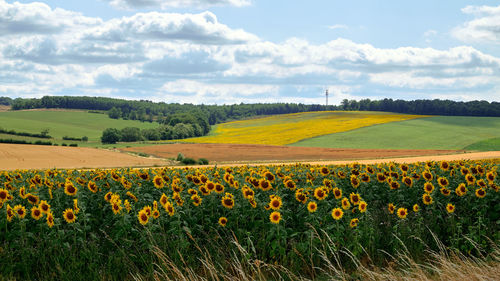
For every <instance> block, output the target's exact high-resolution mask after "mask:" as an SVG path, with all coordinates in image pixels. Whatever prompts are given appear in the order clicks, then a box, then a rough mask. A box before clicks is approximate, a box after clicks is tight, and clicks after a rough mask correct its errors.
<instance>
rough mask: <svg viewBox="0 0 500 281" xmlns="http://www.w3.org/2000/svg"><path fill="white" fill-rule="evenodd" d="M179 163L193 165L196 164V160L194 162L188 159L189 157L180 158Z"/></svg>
mask: <svg viewBox="0 0 500 281" xmlns="http://www.w3.org/2000/svg"><path fill="white" fill-rule="evenodd" d="M181 162H182V164H184V165H194V164H197V163H198V162H197V161H196V160H194V159H193V158H189V157H184V158H182V160H181Z"/></svg>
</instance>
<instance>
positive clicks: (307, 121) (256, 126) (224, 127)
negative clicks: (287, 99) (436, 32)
mask: <svg viewBox="0 0 500 281" xmlns="http://www.w3.org/2000/svg"><path fill="white" fill-rule="evenodd" d="M422 117H425V116H421V115H404V114H392V113H384V112H356V111H353V112H348V111H327V112H304V113H295V114H281V115H274V116H269V117H264V118H256V119H250V120H243V121H233V122H228V123H223V124H219V125H216V126H215V128H214V129H213V130H212V132H211V133H210V134H209V135H208V136H205V137H200V138H190V139H186V140H183V141H185V142H192V143H240V144H266V145H287V144H291V143H295V142H298V141H300V140H303V139H307V138H312V137H316V136H321V135H327V134H332V133H338V132H344V131H349V130H353V129H357V128H361V127H365V126H371V125H374V124H383V123H388V122H394V121H401V120H409V119H415V118H422Z"/></svg>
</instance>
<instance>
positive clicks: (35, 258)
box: [0, 160, 500, 280]
mask: <svg viewBox="0 0 500 281" xmlns="http://www.w3.org/2000/svg"><path fill="white" fill-rule="evenodd" d="M498 168H499V163H498V160H481V161H457V162H447V161H441V162H431V161H429V162H426V163H417V164H409V165H407V164H394V163H388V164H379V165H360V164H350V165H338V166H331V165H329V166H322V165H309V164H295V165H288V166H287V165H265V166H259V167H249V166H241V167H227V168H221V167H219V168H217V167H213V168H179V169H176V168H156V169H138V170H130V169H112V170H87V171H78V170H56V169H54V170H45V171H41V170H32V171H11V172H4V173H2V175H1V180H2V182H3V183H4V184H3V187H2V188H1V189H0V199H1V205H2V208H1V209H0V214H1V215H0V226H1V227H2V232H0V241H1V242H0V243H1V244H0V247H1V249H2V251H0V276H5V277H12V278H15V279H36V280H48V279H65V280H69V279H72V280H82V279H87V280H88V279H115V280H123V279H131V278H132V277H133V276H135V277H137V276H142V277H141V279H142V278H144V279H151V278H153V276H154V274H159V275H157V277H161V278H173V279H177V278H181V277H182V276H192V277H191V278H194V277H196V276H210V275H211V274H216V276H218V274H230V272H231V270H229V271H228V273H224V272H226V271H225V270H228V269H230V268H233V269H237V268H238V264H237V263H236V262H242V263H243V266H242V267H241V268H239V269H240V270H241V273H240V274H258V276H259V278H262V279H279V278H280V277H281V278H283V277H286V276H289V277H290V276H295V278H292V279H297V278H298V277H304V278H312V279H316V278H319V279H321V278H326V279H330V278H334V276H337V277H338V275H337V274H339V272H336V270H339V268H338V267H337V266H340V265H341V266H342V267H341V270H342V271H341V272H342V274H349V272H353V271H355V270H356V269H357V268H358V267H359V266H360V264H364V265H365V266H381V265H384V264H386V263H387V262H397V261H396V260H393V259H392V257H394V256H397V254H398V253H401V252H402V251H408V252H409V253H411V257H412V258H413V259H414V260H416V261H425V260H426V256H427V253H428V251H439V249H440V247H441V245H442V246H445V247H447V248H448V249H452V250H454V251H459V252H461V253H464V254H467V255H469V256H470V257H474V256H479V255H488V254H490V253H492V251H494V249H493V248H491V244H490V243H496V244H498V240H499V238H500V237H499V236H498V234H499V233H500V232H499V229H498V220H499V212H498V204H497V203H498V200H499V195H498V194H499V193H498V189H499V188H498V185H499V176H498V172H497V171H498ZM42 238H43V239H42ZM437 241H439V244H436V242H437ZM380 249H383V250H384V251H380ZM304 257H307V261H306V262H304ZM361 261H362V262H361ZM336 264H337V265H336ZM89 265H90V266H89ZM284 268H287V270H286V271H285V270H284ZM321 269H323V270H321ZM249 270H251V271H250V272H249ZM155 272H156V273H155ZM221 272H222V273H221ZM290 274H292V275H290ZM191 278H188V279H191ZM290 278H291V277H290Z"/></svg>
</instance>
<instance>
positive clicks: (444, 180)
mask: <svg viewBox="0 0 500 281" xmlns="http://www.w3.org/2000/svg"><path fill="white" fill-rule="evenodd" d="M449 183H450V182H449V181H448V179H447V178H445V177H439V178H438V184H439V186H441V187H447V186H448V184H449Z"/></svg>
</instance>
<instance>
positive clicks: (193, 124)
mask: <svg viewBox="0 0 500 281" xmlns="http://www.w3.org/2000/svg"><path fill="white" fill-rule="evenodd" d="M0 104H4V105H10V106H11V107H12V109H13V110H20V109H33V108H67V109H85V110H91V111H95V112H103V113H104V112H105V113H107V114H108V116H109V117H110V118H115V119H119V118H122V119H129V120H140V121H143V122H158V123H160V124H161V126H159V128H158V129H150V130H144V131H140V132H139V130H138V129H137V128H136V129H137V130H136V129H130V128H129V129H127V130H125V131H123V130H122V131H117V130H116V131H109V130H108V133H110V134H109V135H110V136H111V135H112V136H113V137H110V139H111V140H113V141H111V142H114V140H115V139H116V140H117V141H135V140H140V139H146V140H168V139H182V138H188V137H195V136H202V135H206V134H207V133H208V132H209V131H210V126H211V125H214V124H217V123H222V122H226V121H231V120H239V119H243V118H249V117H253V116H259V115H274V114H286V113H297V112H306V111H325V110H360V111H386V112H396V113H408V114H423V115H456V116H500V103H499V102H487V101H469V102H461V101H451V100H438V99H434V100H412V101H406V100H392V99H383V100H369V99H363V100H360V101H356V100H347V99H345V100H343V101H342V103H341V104H340V105H338V106H336V105H329V106H325V105H319V104H295V103H258V104H243V103H242V104H232V105H204V104H201V105H194V104H179V103H164V102H158V103H156V102H152V101H147V100H123V99H113V98H105V97H85V96H44V97H42V98H41V99H36V98H32V99H24V98H16V99H11V98H8V97H0ZM105 139H106V138H105Z"/></svg>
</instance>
